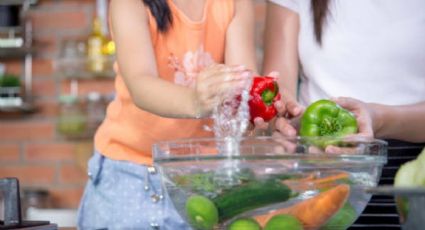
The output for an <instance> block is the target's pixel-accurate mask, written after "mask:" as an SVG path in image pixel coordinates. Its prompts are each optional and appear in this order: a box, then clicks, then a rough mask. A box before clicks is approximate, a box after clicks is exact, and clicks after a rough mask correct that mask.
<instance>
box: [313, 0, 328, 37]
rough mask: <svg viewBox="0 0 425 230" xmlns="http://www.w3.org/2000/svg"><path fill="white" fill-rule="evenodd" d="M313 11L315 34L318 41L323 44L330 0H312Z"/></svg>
mask: <svg viewBox="0 0 425 230" xmlns="http://www.w3.org/2000/svg"><path fill="white" fill-rule="evenodd" d="M311 11H312V13H313V22H314V35H315V36H316V41H317V43H319V44H320V45H321V44H322V37H323V28H324V26H325V24H326V18H327V15H328V11H329V0H311Z"/></svg>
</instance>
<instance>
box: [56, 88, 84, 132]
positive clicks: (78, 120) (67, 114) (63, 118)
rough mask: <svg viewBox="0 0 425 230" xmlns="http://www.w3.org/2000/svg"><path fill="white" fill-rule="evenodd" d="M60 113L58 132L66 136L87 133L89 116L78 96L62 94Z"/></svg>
mask: <svg viewBox="0 0 425 230" xmlns="http://www.w3.org/2000/svg"><path fill="white" fill-rule="evenodd" d="M59 102H60V114H59V120H58V124H57V129H58V132H59V133H60V134H62V135H64V136H66V137H82V136H84V135H85V133H86V129H87V118H86V116H85V113H84V111H83V109H82V107H81V105H80V103H79V100H78V97H77V96H73V95H62V96H60V98H59Z"/></svg>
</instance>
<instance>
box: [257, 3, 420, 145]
mask: <svg viewBox="0 0 425 230" xmlns="http://www.w3.org/2000/svg"><path fill="white" fill-rule="evenodd" d="M267 8H268V11H267V25H266V39H265V56H264V66H263V71H264V72H265V73H268V72H271V71H278V72H279V73H280V78H279V84H280V87H281V89H282V90H283V94H284V99H285V101H286V105H287V106H286V108H287V113H288V114H287V115H289V116H299V115H300V114H301V113H302V106H306V105H308V104H310V103H311V102H314V101H316V100H318V99H322V98H330V97H339V96H344V97H352V98H356V99H359V100H361V101H364V102H361V101H357V100H351V99H341V100H343V101H345V102H346V103H347V100H348V101H349V105H350V106H349V107H350V109H351V110H353V108H357V110H358V111H361V114H367V116H368V119H367V120H370V121H371V122H370V123H368V125H369V126H371V127H369V128H373V130H372V132H373V133H374V134H375V136H376V137H379V138H397V139H402V140H408V141H425V106H424V103H420V102H422V101H425V13H424V12H425V1H424V0H403V1H400V0H355V1H349V0H270V1H269V2H268V6H267ZM296 99H298V101H299V103H300V104H297V103H296V101H297V100H296ZM341 100H340V101H341ZM381 104H385V105H386V106H384V105H381ZM393 109H396V110H397V111H400V113H401V114H397V115H396V117H395V119H387V118H388V115H391V114H392V112H391V111H392V110H393ZM384 110H385V111H384ZM371 111H372V112H371ZM374 114H375V115H376V114H380V115H379V116H374ZM392 115H395V114H392ZM406 116H407V117H406ZM400 119H403V120H407V122H396V123H398V124H396V123H394V121H399V120H400ZM385 120H388V121H390V120H391V121H392V123H388V124H386V123H385V122H384V121H385ZM360 122H361V123H362V120H360ZM373 122H374V123H373ZM378 123H379V124H380V125H379V126H378V125H377V124H378ZM407 123H408V124H409V125H407ZM387 125H390V126H391V127H388V128H389V129H390V130H385V129H387ZM276 126H277V128H278V129H280V130H281V131H283V132H284V133H285V132H287V133H285V134H289V135H291V134H294V129H291V127H290V126H289V125H288V124H287V123H286V121H284V120H283V119H280V120H278V121H277V124H276ZM420 128H421V130H420ZM379 129H380V130H379ZM382 129H384V130H382ZM400 129H401V130H400ZM361 131H363V132H366V131H365V130H364V129H363V130H361Z"/></svg>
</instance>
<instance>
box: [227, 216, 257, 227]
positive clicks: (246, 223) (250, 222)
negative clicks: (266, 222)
mask: <svg viewBox="0 0 425 230" xmlns="http://www.w3.org/2000/svg"><path fill="white" fill-rule="evenodd" d="M227 230H261V226H260V225H259V224H258V223H257V221H255V220H254V219H252V218H241V219H237V220H235V221H233V222H232V223H231V224H230V226H229V227H228V228H227Z"/></svg>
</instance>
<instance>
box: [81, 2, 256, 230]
mask: <svg viewBox="0 0 425 230" xmlns="http://www.w3.org/2000/svg"><path fill="white" fill-rule="evenodd" d="M110 7H111V8H110V9H111V27H112V32H113V37H114V40H115V42H116V45H117V65H116V71H117V73H118V75H117V77H116V81H115V87H116V93H117V94H116V98H115V99H114V100H113V101H112V102H111V104H110V105H109V106H108V109H107V116H106V118H105V121H104V122H103V124H102V125H101V126H100V128H99V129H98V131H97V133H96V135H95V149H96V151H95V154H94V155H93V157H92V158H91V159H90V161H89V176H90V179H89V181H88V183H87V186H86V190H85V192H84V196H83V199H82V201H81V205H80V210H79V218H78V225H79V227H80V228H82V229H93V228H96V229H98V228H117V229H128V228H131V229H133V228H138V229H140V228H142V229H145V228H149V226H152V227H161V229H188V228H189V226H188V225H187V224H186V223H184V221H183V220H182V219H181V217H180V216H179V215H178V214H177V213H176V211H175V209H174V207H173V206H172V204H171V202H170V201H169V198H168V196H167V194H163V193H162V191H161V183H160V178H159V175H158V174H157V173H156V171H155V169H154V168H153V167H151V164H152V155H151V145H152V144H153V143H154V142H156V141H160V140H167V139H177V138H188V137H194V136H205V135H211V134H210V133H204V132H203V131H202V126H203V125H204V124H205V122H206V120H205V119H201V118H207V117H208V115H209V114H210V113H211V111H212V109H213V108H214V107H215V106H216V105H217V104H218V103H220V102H221V101H222V100H223V98H224V95H225V94H226V92H228V91H229V90H234V89H235V87H241V86H242V85H244V84H245V81H246V80H247V76H245V75H247V74H248V73H249V72H248V71H247V70H248V69H250V70H254V71H255V51H254V39H253V36H254V32H253V20H254V15H253V6H252V1H249V0H243V1H242V0H240V1H233V0H143V1H142V0H126V1H118V0H112V1H111V6H110ZM242 64H243V65H244V66H246V67H243V66H241V65H242Z"/></svg>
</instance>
